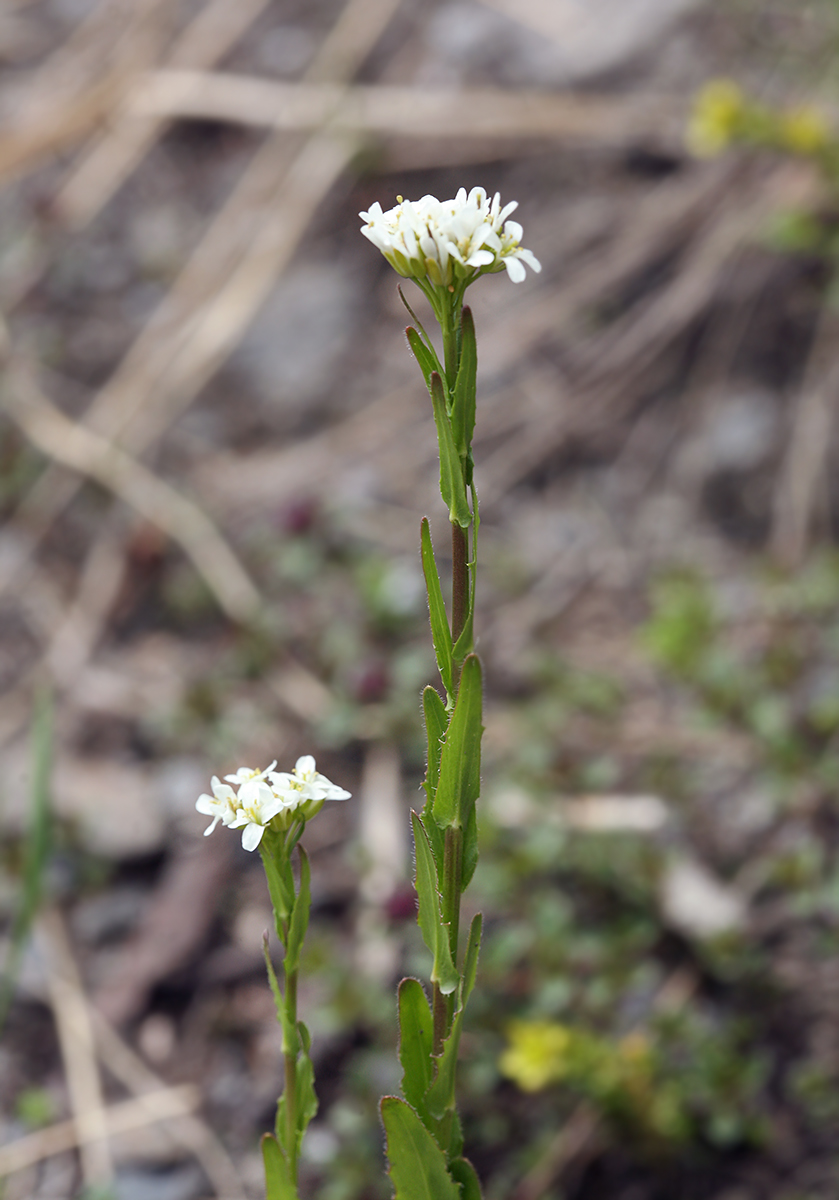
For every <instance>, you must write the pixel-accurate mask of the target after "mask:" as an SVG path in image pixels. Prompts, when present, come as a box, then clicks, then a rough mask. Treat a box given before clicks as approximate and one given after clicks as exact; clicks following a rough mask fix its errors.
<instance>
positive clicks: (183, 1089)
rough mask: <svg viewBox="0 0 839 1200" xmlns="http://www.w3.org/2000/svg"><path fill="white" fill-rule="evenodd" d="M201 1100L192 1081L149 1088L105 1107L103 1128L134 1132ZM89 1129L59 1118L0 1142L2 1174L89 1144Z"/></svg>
mask: <svg viewBox="0 0 839 1200" xmlns="http://www.w3.org/2000/svg"><path fill="white" fill-rule="evenodd" d="M199 1103H200V1093H199V1091H198V1088H196V1087H193V1086H192V1084H183V1085H181V1086H180V1087H172V1088H168V1087H161V1088H160V1089H159V1090H157V1091H154V1092H146V1093H144V1094H143V1095H142V1096H140V1097H139V1098H138V1099H136V1100H124V1101H122V1102H121V1103H119V1104H111V1105H109V1106H108V1107H107V1108H105V1109H103V1110H102V1119H103V1125H104V1131H105V1133H106V1135H107V1136H108V1137H116V1136H117V1135H118V1134H121V1133H131V1132H132V1131H133V1130H135V1129H142V1128H143V1126H145V1125H154V1124H156V1123H157V1122H159V1121H176V1120H178V1119H179V1118H183V1117H186V1116H188V1115H189V1114H190V1113H191V1112H193V1111H194V1110H195V1109H196V1108H197V1107H198V1105H199ZM89 1140H90V1133H89V1132H88V1131H84V1130H79V1128H78V1126H77V1123H76V1122H75V1121H60V1122H58V1123H57V1124H56V1125H50V1126H49V1127H48V1128H46V1129H39V1130H38V1131H37V1133H30V1134H28V1135H27V1136H26V1137H22V1138H19V1139H18V1140H17V1141H15V1142H10V1143H9V1144H8V1145H5V1146H0V1177H4V1176H6V1175H13V1174H14V1173H15V1172H16V1171H23V1170H24V1169H25V1168H26V1167H30V1166H32V1165H33V1164H34V1163H38V1162H42V1161H43V1159H45V1158H51V1157H52V1155H54V1154H62V1153H63V1152H64V1151H66V1150H73V1149H75V1147H76V1146H79V1147H81V1148H84V1147H85V1146H86V1145H88V1144H89ZM221 1194H222V1195H224V1197H225V1200H228V1196H229V1197H230V1200H234V1198H235V1197H236V1193H228V1192H226V1191H225V1192H223V1193H221Z"/></svg>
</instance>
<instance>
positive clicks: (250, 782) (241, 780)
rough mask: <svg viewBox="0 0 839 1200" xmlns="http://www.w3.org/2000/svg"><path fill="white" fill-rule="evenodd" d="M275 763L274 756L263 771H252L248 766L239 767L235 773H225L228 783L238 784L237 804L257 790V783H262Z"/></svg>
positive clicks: (256, 792)
mask: <svg viewBox="0 0 839 1200" xmlns="http://www.w3.org/2000/svg"><path fill="white" fill-rule="evenodd" d="M276 765H277V760H276V758H275V759H274V761H273V762H272V763H271V764H270V765H269V766H267V767H266V768H265V770H264V771H254V770H252V769H251V768H250V767H239V769H238V771H237V772H236V774H235V775H225V777H224V778H225V779H226V780H227V782H228V783H235V784H238V785H239V804H240V805H241V804H244V802H245V801H246V800H248V799H249V798H250V797H251V796H252V795H256V794H258V792H259V785H260V784H261V783H264V782H265V780H266V779H267V777H268V775H269V773H270V772H271V771H273V770H274V767H276Z"/></svg>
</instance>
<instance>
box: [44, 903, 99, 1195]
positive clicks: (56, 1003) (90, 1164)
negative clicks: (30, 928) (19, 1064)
mask: <svg viewBox="0 0 839 1200" xmlns="http://www.w3.org/2000/svg"><path fill="white" fill-rule="evenodd" d="M36 932H37V936H38V940H39V942H40V945H41V950H42V956H43V960H44V965H45V967H46V971H47V982H48V986H49V994H50V1002H51V1005H52V1011H53V1016H54V1018H55V1025H56V1030H57V1032H58V1041H59V1044H60V1046H61V1057H62V1060H63V1062H64V1074H65V1077H66V1080H67V1091H68V1093H69V1095H70V1105H71V1108H72V1110H73V1123H74V1125H75V1130H76V1138H77V1141H78V1143H79V1151H80V1157H81V1164H82V1175H83V1177H84V1180H85V1183H86V1184H87V1186H88V1187H91V1188H93V1187H97V1186H100V1187H101V1186H102V1185H103V1184H108V1183H110V1182H111V1181H112V1180H113V1174H114V1172H113V1164H112V1162H111V1154H110V1148H109V1146H108V1127H107V1122H106V1120H105V1111H104V1103H103V1099H102V1084H101V1081H100V1078H99V1069H98V1067H97V1064H96V1054H95V1051H94V1044H93V1029H92V1027H91V1024H90V1017H89V1012H88V1006H87V1003H86V1001H85V997H84V989H83V987H82V981H81V977H80V976H79V972H78V969H77V967H76V963H75V959H74V958H73V952H72V950H71V948H70V942H69V940H68V938H67V932H66V930H65V928H64V921H63V920H62V918H61V915H60V914H59V912H58V911H57V910H56V909H52V910H48V911H45V912H43V913H42V914H41V915H40V916H39V918H38V921H37V926H36Z"/></svg>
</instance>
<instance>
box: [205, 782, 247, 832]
mask: <svg viewBox="0 0 839 1200" xmlns="http://www.w3.org/2000/svg"><path fill="white" fill-rule="evenodd" d="M227 778H228V779H229V778H230V776H229V775H228V777H227ZM210 787H211V788H212V789H213V794H212V796H208V795H207V793H206V792H205V793H204V795H203V796H199V797H198V799H197V800H196V802H195V807H196V808H197V809H198V811H199V812H200V813H204V814H205V815H206V816H208V817H212V818H213V823H212V825H209V826H208V827H207V828H206V829H205V830H204V837H207V836H208V835H209V834H211V833H212V832H213V830H214V829H215V827H216V825H218V823H219V821H221V823H222V825H232V824H233V822H234V821H235V820H236V817H237V815H238V812H239V799H238V797H237V795H236V793H235V792H234V791H233V788H232V787H230V786H229V785H228V784H226V783H222V782H221V780H220V779H219V777H218V775H214V776H213V778H212V780H211V782H210Z"/></svg>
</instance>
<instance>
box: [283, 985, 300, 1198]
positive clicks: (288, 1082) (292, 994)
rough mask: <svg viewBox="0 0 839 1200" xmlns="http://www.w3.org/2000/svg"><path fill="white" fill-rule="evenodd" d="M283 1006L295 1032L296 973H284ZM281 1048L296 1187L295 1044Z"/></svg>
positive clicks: (290, 1162) (288, 1139)
mask: <svg viewBox="0 0 839 1200" xmlns="http://www.w3.org/2000/svg"><path fill="white" fill-rule="evenodd" d="M284 996H285V1006H286V1017H287V1021H288V1028H289V1029H293V1030H294V1031H295V1034H296V1031H297V971H288V970H287V971H286V973H285V989H284ZM296 1040H297V1039H296V1037H295V1044H294V1045H292V1046H287V1045H284V1046H283V1052H284V1059H285V1125H286V1145H287V1146H288V1169H289V1174H290V1175H291V1179H292V1182H293V1184H294V1186H295V1188H296V1187H297V1044H296Z"/></svg>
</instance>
